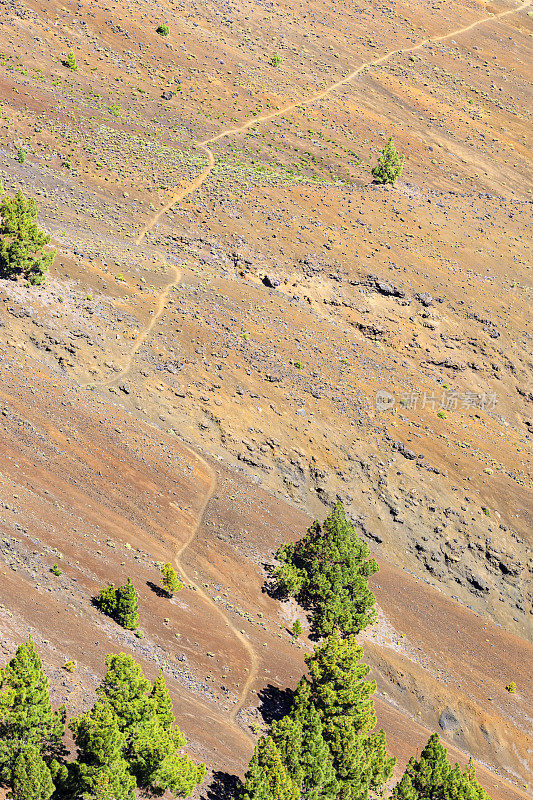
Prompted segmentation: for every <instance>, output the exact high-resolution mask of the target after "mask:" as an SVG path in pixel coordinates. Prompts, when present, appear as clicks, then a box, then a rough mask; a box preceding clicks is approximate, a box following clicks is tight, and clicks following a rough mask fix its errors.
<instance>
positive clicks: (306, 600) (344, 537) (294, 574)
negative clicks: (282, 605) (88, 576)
mask: <svg viewBox="0 0 533 800" xmlns="http://www.w3.org/2000/svg"><path fill="white" fill-rule="evenodd" d="M369 555H370V552H369V549H368V545H367V544H366V542H364V541H363V540H362V539H361V538H360V536H358V534H357V531H356V529H355V527H354V525H353V524H352V523H351V522H350V521H349V520H348V519H347V518H346V514H345V511H344V508H343V505H342V503H337V504H336V505H335V507H334V508H333V510H332V511H331V513H330V514H329V516H328V517H327V519H326V520H325V522H324V524H323V525H320V523H319V522H318V521H315V522H314V523H313V524H312V525H311V527H310V528H309V530H308V531H307V533H306V535H305V536H304V537H303V539H301V540H300V541H298V542H296V543H295V544H289V545H284V546H283V547H281V548H280V549H279V550H278V552H277V553H276V557H277V558H278V559H279V561H281V566H280V567H279V569H278V570H277V572H276V578H277V581H278V586H279V588H280V589H281V591H282V592H284V593H285V594H288V595H292V596H294V597H297V598H298V600H299V602H301V603H302V605H304V606H305V607H308V608H311V609H312V611H313V627H314V629H315V631H316V632H317V633H318V634H319V635H320V636H327V635H328V634H329V633H331V632H332V631H333V630H334V629H335V628H339V629H340V630H341V631H342V633H343V634H344V635H348V634H351V633H359V632H360V631H362V630H363V628H366V627H367V625H370V624H371V623H372V622H374V620H375V618H376V612H375V610H374V604H375V602H376V598H375V597H374V595H373V593H372V592H371V591H370V589H369V588H368V578H369V577H370V576H371V575H374V573H376V572H377V571H378V566H377V563H376V562H375V560H374V559H371V558H369Z"/></svg>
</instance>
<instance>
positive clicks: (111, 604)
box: [93, 583, 117, 617]
mask: <svg viewBox="0 0 533 800" xmlns="http://www.w3.org/2000/svg"><path fill="white" fill-rule="evenodd" d="M93 603H94V605H95V606H96V607H97V608H99V609H100V611H101V612H102V613H103V614H107V616H108V617H115V614H116V613H117V590H116V588H115V587H114V585H113V584H112V583H108V584H107V586H104V587H103V589H100V591H99V592H98V594H97V595H96V596H95V597H93Z"/></svg>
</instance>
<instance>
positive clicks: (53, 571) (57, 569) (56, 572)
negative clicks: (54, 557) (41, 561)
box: [50, 564, 63, 578]
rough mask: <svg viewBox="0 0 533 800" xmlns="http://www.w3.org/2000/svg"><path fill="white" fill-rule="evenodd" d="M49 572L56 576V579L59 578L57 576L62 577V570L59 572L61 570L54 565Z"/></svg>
mask: <svg viewBox="0 0 533 800" xmlns="http://www.w3.org/2000/svg"><path fill="white" fill-rule="evenodd" d="M50 572H51V573H52V574H53V575H56V576H57V577H58V578H59V576H60V575H62V574H63V570H61V569H60V568H59V567H58V566H57V564H54V566H53V567H50Z"/></svg>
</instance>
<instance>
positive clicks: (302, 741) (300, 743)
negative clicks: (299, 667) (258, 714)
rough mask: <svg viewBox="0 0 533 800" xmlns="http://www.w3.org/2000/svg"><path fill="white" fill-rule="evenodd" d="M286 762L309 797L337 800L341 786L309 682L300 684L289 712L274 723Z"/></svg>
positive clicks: (299, 785) (284, 762) (281, 752)
mask: <svg viewBox="0 0 533 800" xmlns="http://www.w3.org/2000/svg"><path fill="white" fill-rule="evenodd" d="M271 736H272V738H273V739H274V742H275V743H276V746H277V748H278V751H279V753H280V757H281V760H282V762H283V765H284V766H285V768H286V769H287V772H288V773H289V775H290V777H291V778H292V779H293V780H294V782H295V783H296V784H297V786H298V788H299V789H300V792H301V794H302V796H303V797H305V799H306V800H336V798H337V797H338V791H339V785H338V783H337V780H336V777H335V770H334V766H333V759H332V757H331V753H330V750H329V747H328V745H327V743H326V741H325V740H324V736H323V726H322V723H321V721H320V716H319V714H318V711H317V710H316V708H315V706H314V705H313V703H312V701H311V689H310V686H309V684H308V683H306V682H305V683H300V685H299V687H298V691H297V692H296V695H295V698H294V702H293V706H292V708H291V711H290V712H289V714H287V715H286V716H285V717H283V718H282V719H281V720H279V721H276V722H274V723H272V726H271Z"/></svg>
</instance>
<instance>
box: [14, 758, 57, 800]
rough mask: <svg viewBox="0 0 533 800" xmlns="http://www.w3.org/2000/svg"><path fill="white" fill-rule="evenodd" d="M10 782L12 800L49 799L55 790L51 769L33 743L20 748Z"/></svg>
mask: <svg viewBox="0 0 533 800" xmlns="http://www.w3.org/2000/svg"><path fill="white" fill-rule="evenodd" d="M8 783H9V786H10V787H11V792H10V793H9V794H8V797H10V798H12V800H49V798H50V797H51V796H52V794H53V792H54V790H55V786H54V784H53V782H52V776H51V774H50V770H49V769H48V767H47V765H46V764H45V762H44V761H43V759H42V758H41V756H40V755H39V751H38V750H37V748H35V747H33V746H32V745H26V746H24V747H21V748H20V749H19V751H18V755H17V757H16V758H15V761H14V763H13V766H12V768H11V775H10V777H9V781H8Z"/></svg>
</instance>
